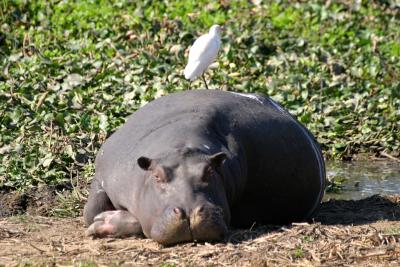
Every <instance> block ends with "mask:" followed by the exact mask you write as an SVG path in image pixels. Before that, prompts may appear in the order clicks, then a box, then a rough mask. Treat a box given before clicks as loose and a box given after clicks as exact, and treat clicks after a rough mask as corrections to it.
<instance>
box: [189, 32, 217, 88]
mask: <svg viewBox="0 0 400 267" xmlns="http://www.w3.org/2000/svg"><path fill="white" fill-rule="evenodd" d="M220 46H221V26H219V25H213V26H212V27H211V28H210V31H209V32H208V33H206V34H203V35H202V36H200V37H199V38H198V39H197V40H196V41H195V42H194V43H193V45H192V47H190V49H189V60H188V64H187V65H186V68H185V70H184V72H183V73H184V75H185V78H186V79H188V80H189V81H190V83H191V82H192V81H194V80H195V79H197V78H198V77H199V76H201V77H202V79H203V81H204V84H205V85H206V88H207V89H208V86H207V82H206V79H205V78H204V72H205V71H206V69H207V68H208V66H210V64H211V63H213V62H214V60H215V59H216V58H217V55H218V51H219V47H220Z"/></svg>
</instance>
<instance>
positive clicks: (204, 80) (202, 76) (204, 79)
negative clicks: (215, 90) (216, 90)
mask: <svg viewBox="0 0 400 267" xmlns="http://www.w3.org/2000/svg"><path fill="white" fill-rule="evenodd" d="M201 78H202V79H203V82H204V84H205V85H206V89H207V90H208V85H207V82H206V78H205V77H204V73H203V74H202V75H201Z"/></svg>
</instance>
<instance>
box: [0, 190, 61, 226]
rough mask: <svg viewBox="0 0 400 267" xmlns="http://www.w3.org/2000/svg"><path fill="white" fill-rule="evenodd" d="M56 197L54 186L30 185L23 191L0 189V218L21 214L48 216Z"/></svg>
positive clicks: (54, 204)
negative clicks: (30, 186)
mask: <svg viewBox="0 0 400 267" xmlns="http://www.w3.org/2000/svg"><path fill="white" fill-rule="evenodd" d="M57 199H58V195H57V191H56V188H55V187H50V186H40V187H32V188H29V189H28V190H26V191H25V192H18V191H10V192H7V191H0V218H1V217H8V216H15V215H21V214H28V215H40V216H48V215H49V212H50V210H51V208H52V207H54V206H56V202H57Z"/></svg>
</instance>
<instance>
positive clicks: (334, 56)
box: [0, 0, 400, 203]
mask: <svg viewBox="0 0 400 267" xmlns="http://www.w3.org/2000/svg"><path fill="white" fill-rule="evenodd" d="M161 2H162V1H128V0H121V1H102V0H85V1H57V0H50V1H47V0H34V1H28V0H12V1H9V0H2V1H0V68H1V71H0V122H1V123H0V162H1V164H0V188H2V187H3V188H12V189H24V188H27V187H30V186H32V185H36V184H40V183H46V184H49V185H61V186H66V187H68V188H74V189H75V188H77V189H79V188H83V187H84V185H85V184H86V183H87V182H88V181H89V179H90V178H91V177H92V174H93V171H94V168H93V162H94V157H95V154H96V152H97V150H98V148H99V146H100V145H101V143H103V142H104V140H105V138H106V137H107V136H108V135H110V134H111V133H112V132H113V131H114V130H115V129H116V128H117V127H118V126H120V125H121V124H122V123H123V122H124V121H125V120H126V118H127V117H128V115H129V114H131V113H133V112H134V111H135V110H137V109H138V108H139V107H140V106H142V105H144V104H145V103H147V102H148V101H151V100H152V99H154V98H156V97H160V96H161V95H164V94H168V93H171V92H176V91H182V90H185V89H186V88H187V86H188V83H187V81H185V80H184V79H183V78H182V70H183V68H184V66H185V64H186V57H185V50H186V48H187V47H188V46H189V45H190V44H191V43H192V42H193V41H194V39H195V38H196V37H197V36H199V35H200V34H201V33H204V32H206V31H208V28H209V27H210V26H211V25H212V24H215V23H220V24H224V25H225V27H226V28H227V31H226V33H225V35H224V36H223V49H222V51H221V53H220V56H219V59H218V62H219V67H218V68H217V69H214V70H210V71H209V72H208V77H209V78H210V79H211V82H210V86H211V87H212V88H220V87H221V88H222V89H224V90H232V91H240V92H262V93H265V94H267V95H269V96H271V97H272V98H274V99H275V100H277V101H279V102H280V103H281V104H282V105H283V106H285V107H286V108H287V109H289V110H290V111H291V112H292V113H293V114H294V115H296V116H297V117H298V119H299V120H300V121H301V122H302V123H304V124H305V125H306V126H307V127H308V128H309V129H310V130H311V131H312V132H313V133H314V134H315V135H316V137H317V139H318V141H319V142H320V143H321V145H322V148H323V150H324V153H325V156H326V157H328V158H350V157H351V156H352V155H353V154H357V153H372V154H377V155H379V153H380V152H381V151H385V153H388V154H391V155H394V156H399V155H398V154H395V153H398V151H400V130H399V129H400V124H399V121H400V7H399V4H398V1H390V0H387V1H362V3H361V4H359V5H358V4H354V2H355V1H301V2H300V1H299V2H298V3H296V2H295V1H265V3H263V4H260V5H258V4H253V3H252V1H247V0H246V1H211V2H209V1H175V0H172V1H163V2H162V3H161ZM253 2H259V1H253ZM396 3H397V4H396ZM193 86H194V87H201V86H202V84H201V81H200V80H199V81H197V82H196V83H195V84H194V85H193ZM68 202H69V200H65V203H68Z"/></svg>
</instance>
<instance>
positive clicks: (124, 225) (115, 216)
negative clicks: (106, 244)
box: [86, 210, 142, 237]
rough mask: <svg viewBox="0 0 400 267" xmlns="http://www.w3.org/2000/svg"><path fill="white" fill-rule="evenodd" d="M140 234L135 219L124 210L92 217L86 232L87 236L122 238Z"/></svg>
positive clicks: (140, 229) (140, 231) (139, 228)
mask: <svg viewBox="0 0 400 267" xmlns="http://www.w3.org/2000/svg"><path fill="white" fill-rule="evenodd" d="M141 233H142V227H141V226H140V224H139V222H138V221H137V219H136V218H135V217H134V216H133V215H132V214H130V213H129V212H128V211H125V210H111V211H105V212H102V213H100V214H99V215H97V216H96V217H94V222H93V223H92V224H91V225H90V226H89V228H88V229H87V230H86V235H87V236H94V237H106V236H109V237H124V236H132V235H138V234H141Z"/></svg>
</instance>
